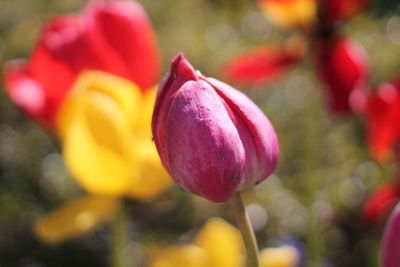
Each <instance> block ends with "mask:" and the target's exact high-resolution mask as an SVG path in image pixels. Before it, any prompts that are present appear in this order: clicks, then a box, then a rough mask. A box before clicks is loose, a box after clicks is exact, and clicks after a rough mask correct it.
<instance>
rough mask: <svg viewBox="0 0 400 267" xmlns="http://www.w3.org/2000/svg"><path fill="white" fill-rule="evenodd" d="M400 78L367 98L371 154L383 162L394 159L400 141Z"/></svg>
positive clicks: (385, 84) (384, 85)
mask: <svg viewBox="0 0 400 267" xmlns="http://www.w3.org/2000/svg"><path fill="white" fill-rule="evenodd" d="M399 90H400V76H399V77H397V78H395V79H393V81H392V82H386V83H383V84H381V85H380V86H379V87H378V88H377V90H376V91H375V92H373V93H371V94H370V95H369V96H368V98H367V103H366V108H365V109H366V110H365V117H366V123H367V142H368V146H369V149H370V152H371V154H372V155H373V156H374V157H375V158H376V159H377V160H379V161H381V162H388V161H390V160H392V159H394V154H395V153H394V149H395V148H396V145H397V144H398V142H399V141H400V124H399V121H400V91H399Z"/></svg>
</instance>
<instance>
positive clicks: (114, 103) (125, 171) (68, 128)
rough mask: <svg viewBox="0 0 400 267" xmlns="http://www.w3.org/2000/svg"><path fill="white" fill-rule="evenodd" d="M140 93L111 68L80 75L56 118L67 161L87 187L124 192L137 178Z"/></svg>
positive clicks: (115, 193)
mask: <svg viewBox="0 0 400 267" xmlns="http://www.w3.org/2000/svg"><path fill="white" fill-rule="evenodd" d="M142 99H143V96H142V95H141V93H140V90H139V89H138V88H137V86H135V85H134V84H133V83H131V82H129V81H127V80H124V79H122V78H119V77H116V76H113V75H111V74H107V73H103V72H99V71H91V72H84V73H83V74H82V75H81V76H80V77H79V78H78V81H77V82H76V85H75V87H74V88H73V90H72V91H71V93H70V94H69V97H68V98H67V99H66V101H65V103H64V104H63V106H62V108H61V110H60V113H59V116H58V118H57V119H58V130H59V135H60V138H61V141H62V145H63V154H64V159H65V161H66V164H67V166H68V168H69V169H70V171H71V172H72V174H73V175H74V176H75V177H76V179H77V180H78V182H79V183H80V184H81V185H82V186H83V187H84V188H85V189H86V190H87V191H88V192H90V193H92V194H100V195H112V196H119V195H125V194H127V193H128V192H129V190H130V188H132V186H133V184H134V183H135V182H136V181H135V177H136V176H135V175H133V171H134V170H133V166H132V165H133V164H132V162H133V161H134V143H135V138H134V129H133V125H134V124H135V122H136V121H137V120H138V118H137V116H138V114H140V112H139V110H137V109H140V106H141V100H142ZM149 127H150V126H149Z"/></svg>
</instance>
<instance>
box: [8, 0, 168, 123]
mask: <svg viewBox="0 0 400 267" xmlns="http://www.w3.org/2000/svg"><path fill="white" fill-rule="evenodd" d="M138 40H140V41H138ZM159 66H160V58H159V52H158V47H157V44H156V39H155V36H154V33H153V30H152V27H151V24H150V22H149V20H148V18H147V16H146V13H145V12H144V10H143V8H142V7H141V6H140V5H139V4H138V3H136V2H133V1H125V0H116V1H104V0H98V1H92V2H89V4H88V5H87V6H86V8H85V9H83V10H82V12H81V13H80V14H74V15H66V16H60V17H57V18H55V19H54V20H52V21H51V22H50V23H49V24H48V25H47V26H46V27H45V28H44V30H43V31H42V33H41V35H40V37H39V41H38V44H37V45H36V48H35V50H34V51H33V53H32V55H31V60H30V61H29V62H25V61H22V60H18V61H12V62H10V63H9V64H8V65H7V66H6V69H5V75H6V77H5V81H6V87H7V91H8V93H9V95H10V97H11V99H12V100H13V101H14V102H15V103H16V104H17V105H19V106H20V107H21V108H22V109H24V110H25V111H26V112H27V113H28V114H30V115H31V116H32V117H33V118H35V119H36V120H38V121H39V122H40V123H42V124H43V125H45V126H47V127H49V128H54V126H55V125H54V124H55V117H56V114H57V112H58V109H59V107H60V104H61V103H62V102H63V100H64V97H65V96H66V93H67V92H68V91H69V89H70V88H71V86H72V84H73V83H74V81H75V79H76V77H77V76H78V74H79V73H80V72H81V71H83V70H101V71H105V72H108V73H111V74H114V75H117V76H120V77H123V78H126V79H128V80H131V81H134V82H135V83H136V84H137V85H138V86H139V87H140V88H142V90H145V89H147V88H149V87H150V86H151V85H154V84H155V83H156V82H157V79H158V75H159V68H160V67H159Z"/></svg>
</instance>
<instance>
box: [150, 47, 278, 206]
mask: <svg viewBox="0 0 400 267" xmlns="http://www.w3.org/2000/svg"><path fill="white" fill-rule="evenodd" d="M152 130H153V136H154V141H155V143H156V146H157V149H158V153H159V154H160V157H161V160H162V162H163V164H164V166H165V167H166V169H167V170H168V172H169V173H170V175H171V176H172V177H173V178H174V180H175V181H176V182H177V183H178V184H179V185H181V186H182V187H184V188H185V189H186V190H188V191H190V192H192V193H194V194H197V195H200V196H203V197H205V198H207V199H209V200H211V201H214V202H225V201H227V200H228V199H229V198H230V197H231V196H232V195H233V194H234V193H235V192H236V191H238V190H242V189H245V188H248V187H250V186H252V185H254V184H256V183H259V182H261V181H263V180H265V179H266V178H268V176H269V175H271V173H272V172H273V171H274V170H275V168H276V165H277V161H278V154H279V148H278V141H277V137H276V134H275V131H274V129H273V127H272V125H271V123H270V122H269V120H268V119H267V117H266V116H265V115H264V113H263V112H262V111H261V110H260V109H259V108H258V107H257V106H256V105H255V104H254V103H253V102H252V101H251V100H250V99H249V98H247V97H246V96H245V95H243V94H242V93H240V92H239V91H237V90H236V89H234V88H232V87H231V86H229V85H227V84H225V83H223V82H221V81H218V80H216V79H213V78H206V77H204V76H203V75H202V74H201V73H200V72H198V71H196V70H195V69H194V68H193V67H192V66H191V65H190V63H189V62H188V61H187V60H186V59H185V58H184V57H183V55H178V56H177V57H176V58H175V59H174V60H173V62H172V66H171V71H170V72H169V73H168V74H167V75H166V76H165V77H164V80H163V82H162V84H161V86H160V89H159V92H158V96H157V100H156V105H155V110H154V113H153V122H152Z"/></svg>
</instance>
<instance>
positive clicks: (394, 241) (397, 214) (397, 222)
mask: <svg viewBox="0 0 400 267" xmlns="http://www.w3.org/2000/svg"><path fill="white" fill-rule="evenodd" d="M399 248H400V204H398V205H397V206H396V208H395V209H394V210H393V212H392V215H390V218H389V221H388V222H387V224H386V227H385V231H384V233H383V238H382V243H381V252H380V254H381V255H380V261H381V267H399V266H400V254H399Z"/></svg>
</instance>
